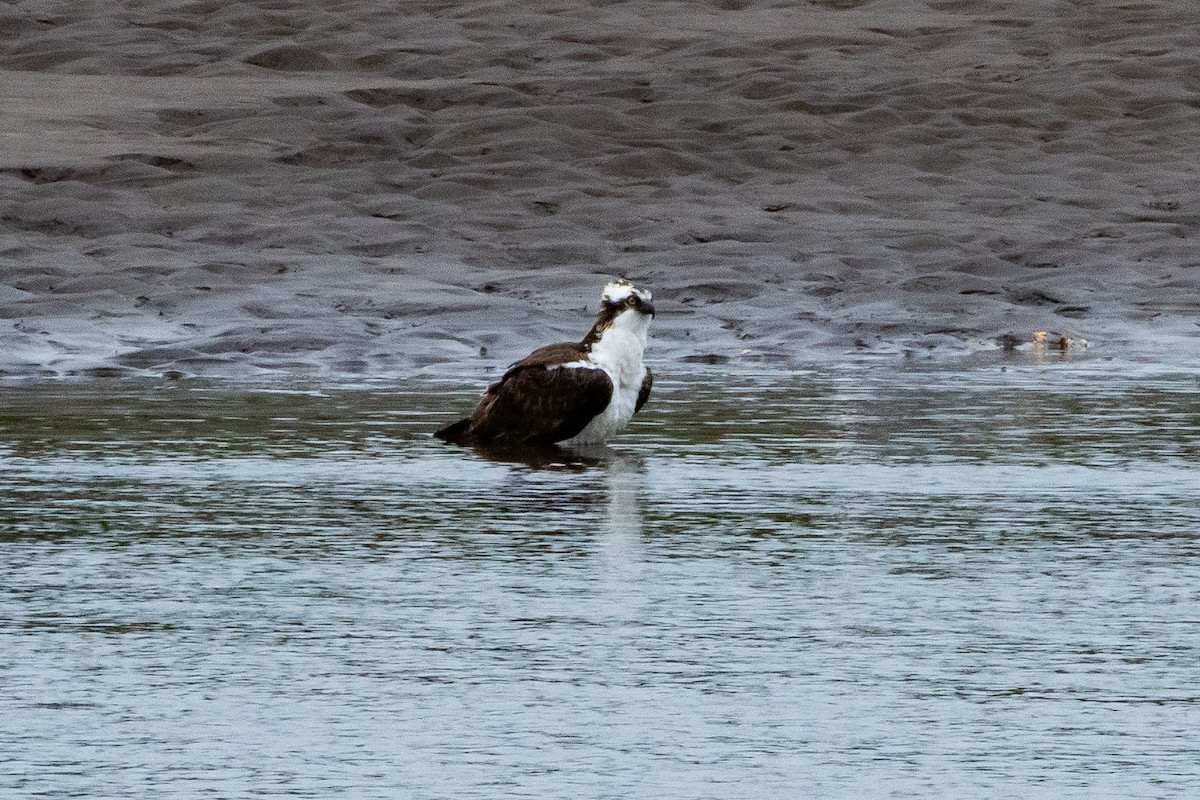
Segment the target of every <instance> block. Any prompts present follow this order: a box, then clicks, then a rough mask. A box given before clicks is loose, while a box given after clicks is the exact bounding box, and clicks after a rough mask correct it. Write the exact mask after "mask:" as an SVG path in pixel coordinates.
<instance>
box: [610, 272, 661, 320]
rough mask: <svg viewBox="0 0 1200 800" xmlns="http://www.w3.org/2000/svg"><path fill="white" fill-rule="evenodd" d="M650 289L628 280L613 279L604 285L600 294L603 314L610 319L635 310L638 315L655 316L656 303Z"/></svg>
mask: <svg viewBox="0 0 1200 800" xmlns="http://www.w3.org/2000/svg"><path fill="white" fill-rule="evenodd" d="M652 299H653V298H652V296H651V295H650V291H649V290H648V289H639V288H637V287H636V286H634V285H633V284H632V283H629V282H628V281H613V282H612V283H610V284H608V285H607V286H605V287H604V294H602V295H601V296H600V303H601V310H600V313H601V315H606V312H607V316H609V317H610V319H614V318H616V317H618V316H620V315H621V314H622V313H623V312H625V311H635V312H637V314H638V315H645V316H651V317H653V316H654V304H653V302H651V301H652Z"/></svg>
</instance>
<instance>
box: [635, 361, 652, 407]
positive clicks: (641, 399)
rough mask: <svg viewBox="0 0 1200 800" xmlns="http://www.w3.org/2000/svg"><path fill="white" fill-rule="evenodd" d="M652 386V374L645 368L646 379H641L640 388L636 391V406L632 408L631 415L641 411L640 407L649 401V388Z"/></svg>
mask: <svg viewBox="0 0 1200 800" xmlns="http://www.w3.org/2000/svg"><path fill="white" fill-rule="evenodd" d="M653 385H654V373H653V372H651V371H650V370H649V369H648V368H647V370H646V377H644V378H642V388H640V389H638V399H637V404H636V405H634V407H633V413H635V414H636V413H637V412H639V411H641V410H642V406H644V405H646V401H647V400H649V399H650V387H651V386H653Z"/></svg>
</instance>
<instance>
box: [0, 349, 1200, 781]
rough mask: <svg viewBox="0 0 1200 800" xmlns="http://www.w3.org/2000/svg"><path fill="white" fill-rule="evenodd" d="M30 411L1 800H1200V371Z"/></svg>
mask: <svg viewBox="0 0 1200 800" xmlns="http://www.w3.org/2000/svg"><path fill="white" fill-rule="evenodd" d="M484 380H485V378H484V377H483V376H476V377H474V378H470V377H463V376H458V377H448V376H441V377H438V376H431V377H425V378H420V379H415V380H406V381H395V382H392V383H375V384H370V383H368V384H362V385H354V386H344V385H322V384H320V382H316V381H313V382H311V383H308V384H293V385H287V386H271V385H264V386H258V387H245V386H237V385H234V384H232V383H210V382H203V381H194V380H193V381H177V382H166V381H164V382H137V381H127V380H112V381H90V382H79V383H71V382H62V383H51V384H45V383H43V384H13V385H9V386H5V387H0V797H4V798H34V797H53V798H67V797H79V798H126V797H155V798H164V797H166V798H179V797H188V798H190V797H214V798H233V797H280V798H282V797H312V798H330V797H339V798H442V797H454V798H500V797H538V798H543V797H564V798H566V797H571V798H581V797H582V798H593V797H594V798H631V797H663V798H732V797H747V798H796V797H821V798H843V797H844V798H868V797H869V798H884V797H904V798H918V797H919V798H933V797H946V798H951V797H953V798H967V797H970V798H991V797H995V798H1000V797H1004V798H1011V797H1055V798H1059V797H1079V798H1143V797H1145V798H1149V797H1156V798H1157V797H1164V798H1166V797H1180V798H1183V797H1189V798H1190V797H1197V796H1200V737H1198V735H1197V733H1196V731H1197V730H1198V729H1200V477H1198V476H1197V470H1196V464H1197V459H1198V457H1200V373H1198V372H1197V370H1195V369H1192V368H1185V367H1169V366H1161V365H1155V364H1144V363H1133V362H1127V363H1122V362H1111V361H1105V360H1102V359H1099V358H1082V359H1071V358H1057V357H1048V358H1046V359H1044V360H1037V359H1025V360H1022V359H1009V360H986V361H980V362H978V363H964V364H955V365H922V364H851V365H841V366H836V367H835V366H826V367H816V368H813V369H806V370H799V371H794V370H787V371H785V370H773V369H767V368H761V369H760V368H753V367H726V368H709V369H705V368H699V369H698V370H697V371H695V372H692V373H687V374H675V375H663V376H661V377H660V379H659V380H658V382H657V385H656V393H655V397H654V398H653V400H652V402H651V404H650V405H649V406H648V407H647V409H646V410H645V411H644V412H643V414H642V415H639V418H638V419H637V420H636V421H635V423H634V424H633V425H632V426H631V428H630V429H629V430H628V431H626V432H625V433H624V434H623V435H622V436H621V437H620V438H619V439H618V440H616V441H615V442H614V443H612V445H611V447H609V448H605V449H599V450H593V451H589V452H586V453H563V454H559V455H552V456H546V457H541V458H539V459H537V460H533V461H522V460H503V459H495V458H487V457H484V456H482V455H480V454H477V453H475V452H473V451H470V450H463V449H459V448H454V447H450V446H447V445H443V444H442V443H440V442H437V441H435V440H433V439H431V438H430V437H429V432H430V431H431V430H433V429H434V428H435V427H437V426H438V425H439V424H442V423H444V422H446V421H448V420H450V419H453V418H454V417H455V415H456V414H459V413H462V412H465V411H467V410H468V409H469V407H470V405H471V397H472V395H474V394H475V393H476V392H477V391H478V390H479V388H480V387H481V385H482V384H483V382H484Z"/></svg>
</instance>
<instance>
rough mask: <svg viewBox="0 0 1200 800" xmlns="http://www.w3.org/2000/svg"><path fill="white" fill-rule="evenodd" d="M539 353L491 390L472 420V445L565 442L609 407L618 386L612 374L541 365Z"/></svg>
mask: <svg viewBox="0 0 1200 800" xmlns="http://www.w3.org/2000/svg"><path fill="white" fill-rule="evenodd" d="M538 352H539V351H535V352H534V353H533V354H531V355H530V356H529V358H526V359H524V360H522V361H519V362H517V364H516V365H514V366H513V368H512V369H510V370H509V371H508V372H507V373H506V374H505V375H504V377H503V378H501V379H500V380H499V381H497V382H496V383H493V384H492V385H491V386H489V387H488V390H487V391H486V392H485V393H484V395H483V400H482V401H481V402H480V404H479V408H477V409H476V410H475V414H474V415H473V416H472V417H471V423H470V434H469V438H470V440H471V444H478V445H504V446H520V445H538V444H553V443H554V442H561V441H563V440H564V439H570V438H571V437H572V436H574V435H576V434H577V433H579V432H580V431H582V430H583V429H584V428H585V427H586V426H587V424H588V423H589V422H591V420H592V417H594V416H596V415H597V414H599V413H600V412H601V411H603V410H604V409H605V408H606V407H607V406H608V404H609V401H610V400H612V392H613V384H612V380H611V379H610V378H609V377H608V374H607V373H605V372H604V371H603V370H600V369H594V368H590V367H546V366H542V365H541V364H539V363H537V362H538V360H539V359H535V358H534V357H535V356H536V355H538ZM530 362H532V363H530Z"/></svg>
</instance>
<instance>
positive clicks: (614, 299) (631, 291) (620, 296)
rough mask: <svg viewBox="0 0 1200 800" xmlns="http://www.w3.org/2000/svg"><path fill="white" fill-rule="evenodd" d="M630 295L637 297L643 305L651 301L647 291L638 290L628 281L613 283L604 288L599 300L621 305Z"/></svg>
mask: <svg viewBox="0 0 1200 800" xmlns="http://www.w3.org/2000/svg"><path fill="white" fill-rule="evenodd" d="M630 295H637V296H638V298H640V299H641V300H642V302H644V303H649V302H650V300H651V299H652V298H651V296H650V291H649V290H648V289H639V288H637V287H636V286H634V285H633V284H632V283H630V282H629V281H613V282H612V283H610V284H608V285H607V286H605V287H604V294H603V295H601V297H600V299H601V300H603V301H604V302H605V303H621V302H624V301H625V299H626V298H628V297H629V296H630Z"/></svg>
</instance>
